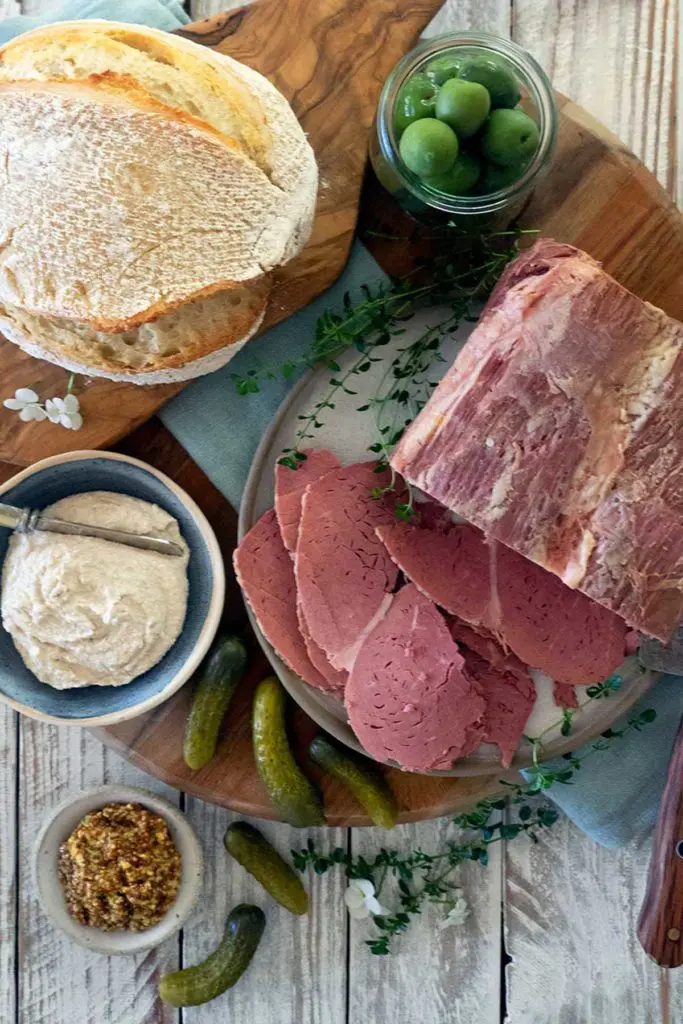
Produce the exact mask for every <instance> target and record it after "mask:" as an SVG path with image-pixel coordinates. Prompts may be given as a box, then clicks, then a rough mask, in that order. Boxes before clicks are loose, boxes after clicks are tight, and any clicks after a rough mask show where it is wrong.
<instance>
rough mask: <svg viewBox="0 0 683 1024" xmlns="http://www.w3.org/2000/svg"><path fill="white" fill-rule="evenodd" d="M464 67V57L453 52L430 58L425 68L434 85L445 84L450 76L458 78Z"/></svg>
mask: <svg viewBox="0 0 683 1024" xmlns="http://www.w3.org/2000/svg"><path fill="white" fill-rule="evenodd" d="M461 67H462V58H461V57H458V56H456V54H455V53H454V52H452V53H442V54H441V56H440V57H435V58H434V60H430V62H429V64H428V65H427V67H426V68H425V71H424V73H425V75H426V76H427V78H428V79H429V80H430V82H433V83H434V85H437V86H439V85H443V83H444V82H447V81H448V80H449V79H450V78H457V76H458V73H459V71H460V68H461Z"/></svg>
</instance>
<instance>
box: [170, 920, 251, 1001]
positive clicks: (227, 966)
mask: <svg viewBox="0 0 683 1024" xmlns="http://www.w3.org/2000/svg"><path fill="white" fill-rule="evenodd" d="M265 925H266V918H265V915H264V913H263V911H262V910H260V909H259V907H254V906H251V905H250V904H248V903H240V905H239V906H237V907H235V909H234V910H232V911H231V913H230V916H229V917H228V920H227V922H226V925H225V934H224V935H223V939H222V941H221V944H220V946H219V947H218V949H216V950H215V951H214V952H213V953H212V954H211V955H210V956H208V957H207V958H206V960H203V961H202V962H201V963H200V964H197V965H196V966H195V967H186V968H185V970H183V971H174V972H173V973H172V974H165V975H164V976H163V977H162V978H161V981H160V982H159V995H160V996H161V998H162V999H163V1001H164V1002H165V1003H170V1005H171V1006H199V1005H201V1003H208V1002H209V1001H210V1000H211V999H215V998H216V996H220V995H222V993H223V992H226V991H227V990H228V989H229V988H232V986H233V985H234V984H235V983H236V982H237V981H239V979H240V978H241V977H242V975H243V974H244V972H245V971H246V969H247V967H248V966H249V964H250V962H251V958H252V957H253V955H254V953H255V952H256V949H257V947H258V944H259V942H260V941H261V936H262V935H263V929H264V928H265Z"/></svg>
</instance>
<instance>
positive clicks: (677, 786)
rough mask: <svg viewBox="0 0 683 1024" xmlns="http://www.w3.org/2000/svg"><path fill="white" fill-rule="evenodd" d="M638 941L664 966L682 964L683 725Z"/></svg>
mask: <svg viewBox="0 0 683 1024" xmlns="http://www.w3.org/2000/svg"><path fill="white" fill-rule="evenodd" d="M638 938H639V940H640V944H641V946H642V947H643V949H644V950H645V952H646V953H648V954H649V955H650V956H651V957H652V959H653V960H654V961H655V962H656V963H658V964H660V965H661V966H662V967H680V966H681V964H683V722H681V725H680V727H679V730H678V735H677V736H676V740H675V742H674V748H673V753H672V755H671V761H670V763H669V775H668V778H667V780H666V786H665V788H664V793H663V795H662V802H661V804H660V806H659V817H658V819H657V829H656V832H655V841H654V846H653V849H652V859H651V860H650V872H649V875H648V880H647V890H646V892H645V899H644V901H643V906H642V908H641V911H640V919H639V921H638Z"/></svg>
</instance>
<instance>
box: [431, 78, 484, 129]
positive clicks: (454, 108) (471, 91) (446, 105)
mask: <svg viewBox="0 0 683 1024" xmlns="http://www.w3.org/2000/svg"><path fill="white" fill-rule="evenodd" d="M490 109H491V97H490V96H489V94H488V92H487V90H486V89H485V88H484V86H483V85H479V82H464V81H463V80H462V79H461V78H451V79H450V81H448V82H444V84H443V85H442V86H441V88H440V89H439V92H438V95H437V97H436V116H437V117H438V119H439V121H445V122H446V124H449V125H450V126H451V128H452V129H453V131H454V132H457V134H458V138H461V139H468V138H469V137H470V135H474V133H475V132H477V131H479V129H480V128H481V126H482V125H483V123H484V121H485V120H486V118H487V117H488V115H489V111H490Z"/></svg>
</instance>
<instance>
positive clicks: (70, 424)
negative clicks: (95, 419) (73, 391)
mask: <svg viewBox="0 0 683 1024" xmlns="http://www.w3.org/2000/svg"><path fill="white" fill-rule="evenodd" d="M45 413H46V415H47V418H48V419H49V421H50V423H60V424H61V425H62V426H63V427H66V429H67V430H80V428H81V427H82V426H83V417H82V416H81V413H80V403H79V401H78V399H77V398H76V396H75V395H66V397H65V398H48V400H47V401H46V403H45Z"/></svg>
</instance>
